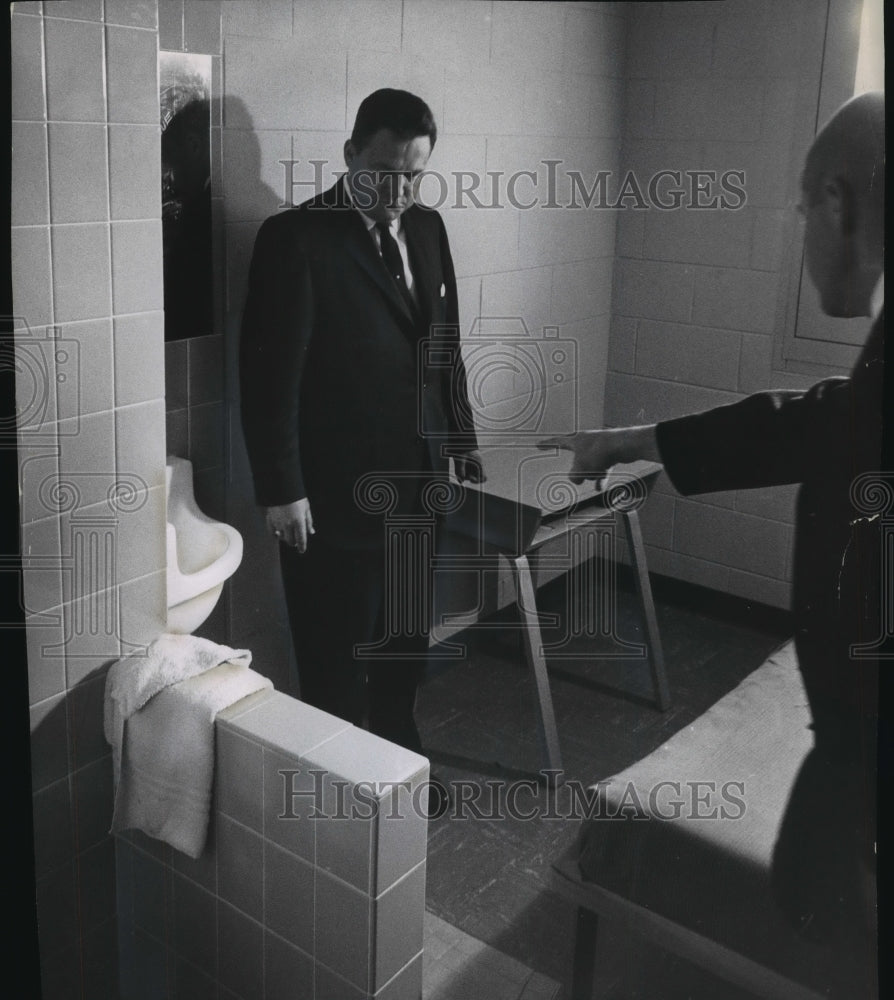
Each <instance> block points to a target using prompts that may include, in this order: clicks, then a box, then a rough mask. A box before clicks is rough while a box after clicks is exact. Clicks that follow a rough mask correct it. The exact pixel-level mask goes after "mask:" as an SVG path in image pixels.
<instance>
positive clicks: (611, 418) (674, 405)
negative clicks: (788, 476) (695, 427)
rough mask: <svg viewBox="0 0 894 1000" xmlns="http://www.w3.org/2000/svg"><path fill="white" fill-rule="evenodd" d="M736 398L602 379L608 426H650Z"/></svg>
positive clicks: (615, 376)
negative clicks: (650, 424) (604, 385)
mask: <svg viewBox="0 0 894 1000" xmlns="http://www.w3.org/2000/svg"><path fill="white" fill-rule="evenodd" d="M739 398H740V397H739V396H738V395H735V394H733V393H730V392H722V391H720V390H718V389H704V388H702V387H700V386H691V385H683V384H679V383H675V382H665V381H659V380H658V379H652V378H644V377H642V376H639V375H626V374H622V373H620V372H610V373H609V375H608V377H607V379H606V393H605V419H606V423H607V424H608V425H609V426H612V427H626V426H628V425H630V424H643V423H654V422H655V421H658V420H668V419H670V418H671V417H680V416H683V415H684V414H686V413H693V412H697V411H699V410H708V409H710V408H711V407H712V406H723V405H724V404H726V403H734V402H736V400H738V399H739Z"/></svg>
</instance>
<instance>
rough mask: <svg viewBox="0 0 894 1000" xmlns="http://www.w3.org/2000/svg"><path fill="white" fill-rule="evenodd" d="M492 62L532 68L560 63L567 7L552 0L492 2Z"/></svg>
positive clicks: (547, 66)
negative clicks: (538, 0)
mask: <svg viewBox="0 0 894 1000" xmlns="http://www.w3.org/2000/svg"><path fill="white" fill-rule="evenodd" d="M491 23H492V31H493V37H492V39H491V62H493V63H501V62H508V63H512V64H514V65H526V66H530V67H531V68H532V69H533V68H535V67H536V68H542V69H555V68H556V67H557V66H561V65H562V64H563V63H562V49H563V39H564V30H565V11H564V9H563V8H561V7H557V6H556V5H555V4H551V3H525V4H519V3H512V2H502V0H498V2H497V3H494V4H493V16H492V22H491Z"/></svg>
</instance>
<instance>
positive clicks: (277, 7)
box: [221, 0, 292, 38]
mask: <svg viewBox="0 0 894 1000" xmlns="http://www.w3.org/2000/svg"><path fill="white" fill-rule="evenodd" d="M221 9H222V11H223V29H224V34H225V35H227V36H229V35H247V36H249V37H251V38H289V37H290V36H291V34H292V3H291V0H239V2H238V3H230V2H228V3H225V4H222V5H221Z"/></svg>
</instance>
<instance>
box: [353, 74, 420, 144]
mask: <svg viewBox="0 0 894 1000" xmlns="http://www.w3.org/2000/svg"><path fill="white" fill-rule="evenodd" d="M383 128H387V129H389V130H390V131H392V132H394V134H395V135H396V136H398V138H400V139H416V138H418V137H419V136H424V135H427V136H428V137H429V139H431V144H432V148H434V145H435V140H436V139H437V137H438V127H437V125H435V116H434V115H433V114H432V111H431V108H430V107H429V106H428V105H427V104H426V103H425V101H423V100H422V98H421V97H417V96H416V95H415V94H411V93H410V92H409V91H407V90H393V89H392V88H390V87H384V88H383V89H382V90H376V91H373V93H371V94H370V95H369V97H365V98H364V99H363V101H362V102H361V104H360V107H359V108H358V109H357V117H356V118H355V119H354V131H353V132H351V142H352V143H353V144H354V148H355V149H356V150H357V152H360V150H362V149H363V147H364V146H365V145H366V144H367V142H369V140H370V139H371V138H372V137H373V136H374V135H375V134H376V132H378V131H379V129H383Z"/></svg>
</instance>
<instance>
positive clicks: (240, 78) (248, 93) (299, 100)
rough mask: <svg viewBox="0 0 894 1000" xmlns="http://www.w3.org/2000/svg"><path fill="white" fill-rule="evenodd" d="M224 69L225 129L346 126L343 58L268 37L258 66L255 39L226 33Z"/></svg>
mask: <svg viewBox="0 0 894 1000" xmlns="http://www.w3.org/2000/svg"><path fill="white" fill-rule="evenodd" d="M229 9H230V5H228V6H227V7H225V8H224V10H225V12H226V11H228V10H229ZM226 67H227V70H226V75H227V80H226V86H227V94H228V95H229V96H228V102H227V104H226V105H225V108H224V114H225V118H226V122H225V124H226V126H227V127H228V128H233V127H237V128H254V129H290V130H291V129H323V130H325V129H335V130H338V131H340V130H342V129H344V128H345V97H346V83H345V72H346V70H345V67H346V56H345V55H344V54H342V56H341V57H339V58H334V59H333V58H332V55H331V53H330V52H328V51H321V50H320V49H319V48H315V47H308V46H305V45H302V44H301V43H300V42H299V41H298V40H297V39H295V40H293V39H291V38H286V39H281V38H276V39H273V38H271V40H270V41H269V42H267V43H266V44H265V46H264V59H263V60H262V61H260V62H259V61H258V59H257V42H256V41H255V40H253V39H251V38H246V37H242V36H240V35H234V34H232V33H228V34H227V37H226ZM237 101H238V104H237Z"/></svg>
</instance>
